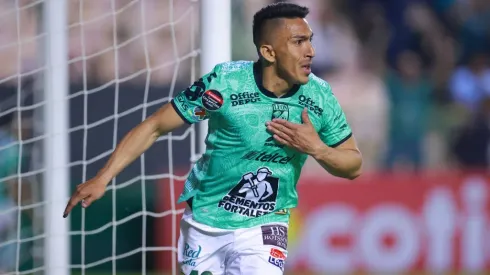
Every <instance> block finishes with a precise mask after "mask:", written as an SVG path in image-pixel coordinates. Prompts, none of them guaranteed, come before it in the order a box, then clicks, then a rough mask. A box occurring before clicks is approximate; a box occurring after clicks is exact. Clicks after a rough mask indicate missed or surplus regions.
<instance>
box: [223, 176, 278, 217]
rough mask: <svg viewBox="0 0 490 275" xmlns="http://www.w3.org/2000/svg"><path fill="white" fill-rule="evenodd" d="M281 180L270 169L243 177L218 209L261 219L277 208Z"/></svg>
mask: <svg viewBox="0 0 490 275" xmlns="http://www.w3.org/2000/svg"><path fill="white" fill-rule="evenodd" d="M278 188H279V178H276V177H273V176H272V171H271V170H270V169H269V168H268V167H261V168H259V169H257V171H256V172H255V173H254V172H249V173H246V174H244V175H242V177H241V179H240V181H239V182H238V183H237V184H236V185H235V187H233V189H231V190H230V191H229V192H228V194H226V195H225V196H224V197H223V198H222V199H221V200H220V201H219V202H218V207H219V208H223V209H224V210H225V211H228V212H230V213H236V214H239V215H242V216H246V217H259V216H262V215H265V214H268V213H271V212H273V211H274V209H275V208H276V199H277V191H278Z"/></svg>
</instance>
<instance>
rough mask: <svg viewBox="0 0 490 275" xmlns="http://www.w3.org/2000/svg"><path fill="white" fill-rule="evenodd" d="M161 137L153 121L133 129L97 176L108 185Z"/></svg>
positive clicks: (145, 122)
mask: <svg viewBox="0 0 490 275" xmlns="http://www.w3.org/2000/svg"><path fill="white" fill-rule="evenodd" d="M159 136H160V133H159V132H158V131H157V128H156V126H155V125H154V123H153V122H151V121H144V122H143V123H141V124H139V125H138V126H136V127H135V128H133V129H132V130H131V131H130V132H129V133H127V134H126V136H125V137H124V138H123V139H122V140H121V142H120V143H119V144H118V145H117V147H116V149H115V150H114V152H113V153H112V155H111V157H110V158H109V161H108V162H107V163H106V165H105V166H104V167H103V168H102V169H101V170H100V171H99V173H98V174H97V176H98V177H100V178H101V179H103V181H104V182H106V185H107V184H108V183H109V182H110V180H111V179H112V178H114V177H115V176H116V175H117V174H119V173H120V172H121V171H122V170H123V169H124V168H126V166H128V165H129V164H130V163H132V162H133V161H134V160H135V159H136V158H138V157H139V156H140V155H141V154H143V153H144V152H145V151H146V150H147V149H148V148H149V147H150V146H151V145H152V144H153V143H154V142H155V141H156V140H157V139H158V137H159Z"/></svg>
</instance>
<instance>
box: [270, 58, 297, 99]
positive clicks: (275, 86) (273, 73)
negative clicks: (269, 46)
mask: <svg viewBox="0 0 490 275" xmlns="http://www.w3.org/2000/svg"><path fill="white" fill-rule="evenodd" d="M262 85H263V86H264V88H266V89H267V90H269V91H271V92H272V93H273V94H274V95H276V96H277V97H281V96H283V95H285V94H286V93H287V92H288V91H289V90H291V89H292V88H293V86H294V84H291V83H288V82H287V81H286V80H285V79H284V78H281V77H280V76H279V75H278V74H277V70H276V69H275V68H274V67H273V66H265V67H263V68H262Z"/></svg>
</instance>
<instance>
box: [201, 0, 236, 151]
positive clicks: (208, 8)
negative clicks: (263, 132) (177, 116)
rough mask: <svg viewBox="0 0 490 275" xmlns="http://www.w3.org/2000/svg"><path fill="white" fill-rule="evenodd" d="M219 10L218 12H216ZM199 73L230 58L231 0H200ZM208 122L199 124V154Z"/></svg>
mask: <svg viewBox="0 0 490 275" xmlns="http://www.w3.org/2000/svg"><path fill="white" fill-rule="evenodd" d="M218 11H219V12H218ZM200 19H201V30H200V31H201V32H200V37H201V38H200V40H201V41H200V42H201V68H200V72H201V75H203V74H205V73H207V72H209V71H211V70H212V69H213V67H214V66H215V65H216V64H218V63H222V62H226V61H230V60H231V0H201V9H200ZM207 130H208V122H207V121H202V122H201V123H200V124H199V145H198V150H199V153H200V154H204V151H205V148H206V146H205V140H206V136H207V134H208V132H207Z"/></svg>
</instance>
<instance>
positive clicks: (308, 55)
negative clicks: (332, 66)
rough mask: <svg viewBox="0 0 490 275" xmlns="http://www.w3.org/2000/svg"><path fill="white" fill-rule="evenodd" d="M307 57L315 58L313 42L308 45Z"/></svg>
mask: <svg viewBox="0 0 490 275" xmlns="http://www.w3.org/2000/svg"><path fill="white" fill-rule="evenodd" d="M306 57H308V58H313V57H315V47H313V44H311V42H310V45H309V47H308V51H307V52H306Z"/></svg>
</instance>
